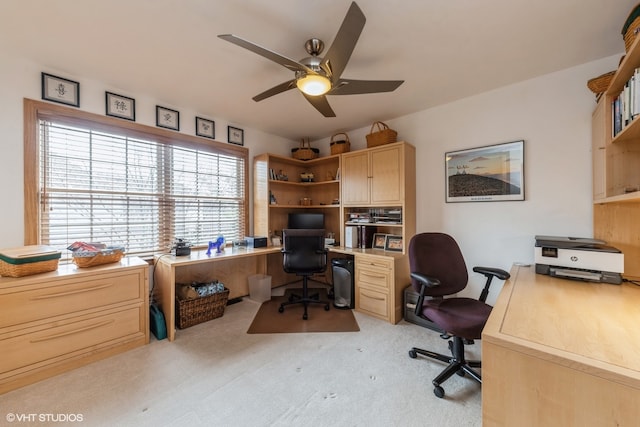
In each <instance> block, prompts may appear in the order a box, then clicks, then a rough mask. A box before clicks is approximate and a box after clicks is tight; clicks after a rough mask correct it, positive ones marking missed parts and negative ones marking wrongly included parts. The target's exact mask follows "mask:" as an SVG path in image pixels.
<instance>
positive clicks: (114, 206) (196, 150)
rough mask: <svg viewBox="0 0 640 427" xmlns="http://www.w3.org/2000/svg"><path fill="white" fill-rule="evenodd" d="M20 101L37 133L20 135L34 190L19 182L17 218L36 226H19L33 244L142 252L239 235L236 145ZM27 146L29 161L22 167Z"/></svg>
mask: <svg viewBox="0 0 640 427" xmlns="http://www.w3.org/2000/svg"><path fill="white" fill-rule="evenodd" d="M27 102H29V103H33V104H35V105H34V107H36V112H34V113H33V114H31V115H30V116H32V119H33V120H35V121H36V124H35V127H36V128H37V136H36V137H35V139H36V141H35V145H36V147H31V145H32V144H34V142H33V141H30V139H31V138H33V135H32V136H29V133H28V132H27V133H25V174H26V175H25V178H26V179H25V187H26V186H27V185H29V184H28V182H32V183H34V184H35V185H36V188H37V189H38V191H37V194H36V195H34V196H33V197H27V193H28V191H27V188H25V203H26V205H27V211H26V213H27V215H26V216H27V217H28V216H32V217H33V216H36V215H37V221H36V224H35V225H37V231H34V230H32V229H31V228H33V225H31V224H27V225H26V227H25V228H26V230H29V231H28V232H27V233H26V236H27V237H29V238H31V239H33V238H34V237H35V238H36V239H37V241H36V242H35V243H37V244H44V245H50V246H54V247H56V248H60V249H62V248H66V247H67V246H68V245H69V244H71V243H73V242H74V241H86V242H104V243H107V244H111V245H123V246H125V249H126V251H127V253H128V254H138V255H148V254H151V253H154V252H166V251H168V250H169V248H170V247H171V246H172V244H173V243H174V242H175V240H176V239H178V238H180V239H184V240H186V241H187V242H189V243H191V244H192V245H194V246H206V245H207V243H208V242H209V241H210V240H214V239H216V238H217V237H218V236H220V235H222V236H224V237H225V239H226V240H227V241H230V240H237V239H239V238H244V235H245V228H246V209H247V200H246V171H247V164H246V163H247V151H246V149H244V148H242V149H241V150H238V149H236V148H231V147H229V148H227V147H226V145H225V144H221V143H212V142H201V141H199V139H200V138H195V137H190V136H187V135H181V134H175V133H173V132H169V131H164V130H161V129H155V128H152V127H148V126H143V125H139V124H129V123H127V124H120V121H118V120H117V119H111V118H108V117H102V116H96V115H92V114H89V113H85V112H81V111H78V110H73V109H68V108H67V107H57V106H55V107H54V106H50V105H49V104H45V103H39V102H36V101H28V100H26V101H25V106H26V105H27ZM38 107H39V108H38ZM60 108H64V109H67V111H68V112H67V114H69V113H71V114H73V117H71V119H69V117H68V116H67V115H66V114H60V113H59V109H60ZM45 110H47V111H45ZM69 110H70V111H69ZM25 116H27V115H25ZM26 123H27V118H26V117H25V124H26ZM34 148H35V152H34ZM30 152H31V153H32V154H35V155H36V159H38V161H37V168H33V167H30V168H27V166H26V165H27V163H26V161H27V157H28V153H30ZM27 169H30V171H29V170H27ZM34 174H36V175H37V176H31V175H34ZM27 175H29V176H27ZM33 199H35V200H33ZM34 207H35V208H36V209H37V213H34V212H29V211H30V210H33V208H34ZM31 244H33V243H31Z"/></svg>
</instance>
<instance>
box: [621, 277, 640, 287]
mask: <svg viewBox="0 0 640 427" xmlns="http://www.w3.org/2000/svg"><path fill="white" fill-rule="evenodd" d="M622 281H623V282H629V283H632V284H634V285H636V286H640V282H638V281H637V280H630V279H624V278H623V279H622Z"/></svg>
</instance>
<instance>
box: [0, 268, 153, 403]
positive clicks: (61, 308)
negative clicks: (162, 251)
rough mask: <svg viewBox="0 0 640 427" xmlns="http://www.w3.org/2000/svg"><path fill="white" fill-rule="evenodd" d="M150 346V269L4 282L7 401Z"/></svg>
mask: <svg viewBox="0 0 640 427" xmlns="http://www.w3.org/2000/svg"><path fill="white" fill-rule="evenodd" d="M148 343H149V266H148V264H147V263H146V262H145V261H143V260H141V259H140V258H135V257H130V258H129V257H127V258H124V259H123V260H122V261H120V262H118V263H114V264H107V265H103V266H97V267H91V268H77V267H76V266H74V265H72V264H69V265H60V266H59V268H58V270H57V271H54V272H50V273H44V274H36V275H33V276H26V277H20V278H7V277H2V278H0V349H1V356H0V394H2V393H5V392H7V391H9V390H13V389H15V388H18V387H22V386H24V385H27V384H30V383H33V382H36V381H39V380H42V379H44V378H47V377H50V376H53V375H57V374H59V373H61V372H64V371H68V370H71V369H74V368H77V367H79V366H82V365H85V364H87V363H90V362H93V361H96V360H99V359H103V358H106V357H109V356H112V355H114V354H117V353H120V352H123V351H126V350H129V349H132V348H135V347H138V346H142V345H144V344H148Z"/></svg>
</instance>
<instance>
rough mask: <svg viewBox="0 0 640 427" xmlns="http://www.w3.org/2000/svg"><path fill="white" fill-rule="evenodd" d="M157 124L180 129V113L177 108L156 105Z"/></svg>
mask: <svg viewBox="0 0 640 427" xmlns="http://www.w3.org/2000/svg"><path fill="white" fill-rule="evenodd" d="M156 126H158V127H161V128H167V129H172V130H180V113H179V112H178V111H176V110H171V109H170V108H165V107H161V106H159V105H156Z"/></svg>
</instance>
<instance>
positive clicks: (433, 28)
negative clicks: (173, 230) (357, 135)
mask: <svg viewBox="0 0 640 427" xmlns="http://www.w3.org/2000/svg"><path fill="white" fill-rule="evenodd" d="M357 3H358V5H359V6H360V8H361V9H362V11H363V12H364V14H365V16H366V18H367V23H366V25H365V27H364V30H363V32H362V35H361V37H360V40H359V41H358V44H357V46H356V48H355V50H354V52H353V55H352V57H351V60H350V62H349V64H348V65H347V68H346V69H345V71H344V73H343V75H342V77H343V78H350V79H372V80H387V79H388V80H396V79H397V80H405V83H404V84H403V85H402V86H400V87H399V88H398V89H397V90H396V91H395V92H390V93H384V94H367V95H345V96H329V97H328V99H329V103H330V104H331V106H332V108H333V110H334V111H335V113H336V115H337V117H335V118H325V117H323V116H322V115H321V114H320V113H318V112H317V111H316V110H315V109H314V108H313V107H312V106H311V105H310V104H308V102H307V101H306V100H305V99H304V98H303V97H302V95H301V94H300V93H299V92H298V91H297V90H290V91H288V92H285V93H282V94H279V95H276V96H274V97H271V98H268V99H266V100H264V101H261V102H258V103H256V102H254V101H253V100H252V99H251V98H252V97H253V96H254V95H257V94H258V93H260V92H262V91H264V90H266V89H268V88H271V87H273V86H275V85H277V84H279V83H282V82H284V81H286V80H290V79H292V78H293V73H292V72H291V71H289V70H287V69H286V68H284V67H282V66H280V65H277V64H275V63H273V62H270V61H269V60H267V59H264V58H262V57H260V56H258V55H256V54H254V53H252V52H249V51H247V50H245V49H242V48H240V47H238V46H235V45H233V44H231V43H228V42H225V41H223V40H221V39H219V38H218V37H217V35H218V34H224V33H232V34H235V35H237V36H239V37H242V38H245V39H247V40H250V41H252V42H254V43H257V44H259V45H262V46H264V47H266V48H268V49H270V50H273V51H275V52H278V53H280V54H282V55H284V56H287V57H289V58H292V59H295V60H299V59H302V58H304V57H306V56H308V55H307V53H306V52H305V50H304V42H305V41H306V40H307V39H309V38H311V37H318V38H320V39H322V40H323V41H324V42H325V45H326V48H325V52H326V50H327V49H328V47H329V46H330V44H331V42H332V41H333V37H334V35H335V33H336V32H337V31H338V28H339V27H340V24H341V23H342V20H343V18H344V16H345V14H346V12H347V9H348V8H349V4H350V0H323V1H308V0H275V1H274V0H270V1H267V0H216V1H214V0H108V1H105V0H102V1H98V0H84V1H77V0H1V1H0V48H1V49H3V50H7V51H11V52H12V53H13V54H15V55H19V56H21V57H25V58H27V59H31V60H33V61H36V63H38V64H42V65H43V66H44V67H47V68H49V69H55V70H60V73H62V74H61V77H73V76H81V77H82V78H86V79H92V80H98V81H103V82H105V84H106V85H108V86H110V87H111V88H117V90H118V91H119V93H120V94H122V95H125V96H127V95H130V94H132V93H136V94H149V96H151V97H153V98H155V99H158V102H162V103H164V105H166V106H167V107H175V108H176V109H178V110H179V109H180V107H182V108H185V107H186V106H188V107H189V108H190V109H193V110H194V111H196V112H197V113H198V115H201V116H204V117H210V118H213V119H215V118H221V119H222V118H224V119H225V120H227V121H229V122H231V123H234V124H237V125H239V126H240V127H243V126H246V127H251V128H255V129H260V130H263V131H265V132H268V133H271V134H274V135H281V136H284V137H287V138H290V139H294V140H297V139H299V138H301V137H311V138H312V139H314V138H321V137H327V136H329V135H331V134H333V133H335V132H337V131H340V130H346V129H354V128H359V127H364V126H368V125H370V124H371V123H372V122H373V121H374V120H388V119H392V118H395V117H398V116H403V115H406V114H410V113H412V112H416V111H421V110H424V109H427V108H430V107H433V106H436V105H441V104H444V103H448V102H451V101H454V100H456V99H461V98H464V97H467V96H470V95H474V94H477V93H481V92H485V91H488V90H491V89H494V88H497V87H500V86H504V85H508V84H511V83H515V82H518V81H522V80H526V79H529V78H533V77H536V76H539V75H542V74H547V73H550V72H553V71H557V70H561V69H564V68H568V67H572V66H575V65H579V64H583V63H585V62H589V61H592V60H596V59H600V58H604V57H607V56H611V55H615V54H618V53H621V52H623V51H624V42H623V39H622V35H621V34H620V32H621V29H622V26H623V24H624V21H625V19H626V18H627V16H628V14H629V12H630V11H631V10H632V8H633V7H634V6H635V5H636V4H637V0H539V1H531V0H482V1H479V0H397V1H394V2H391V1H388V0H358V2H357ZM604 71H607V70H604ZM604 71H603V72H604ZM5 84H8V82H5ZM585 84H586V82H585ZM585 87H586V86H585Z"/></svg>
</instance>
